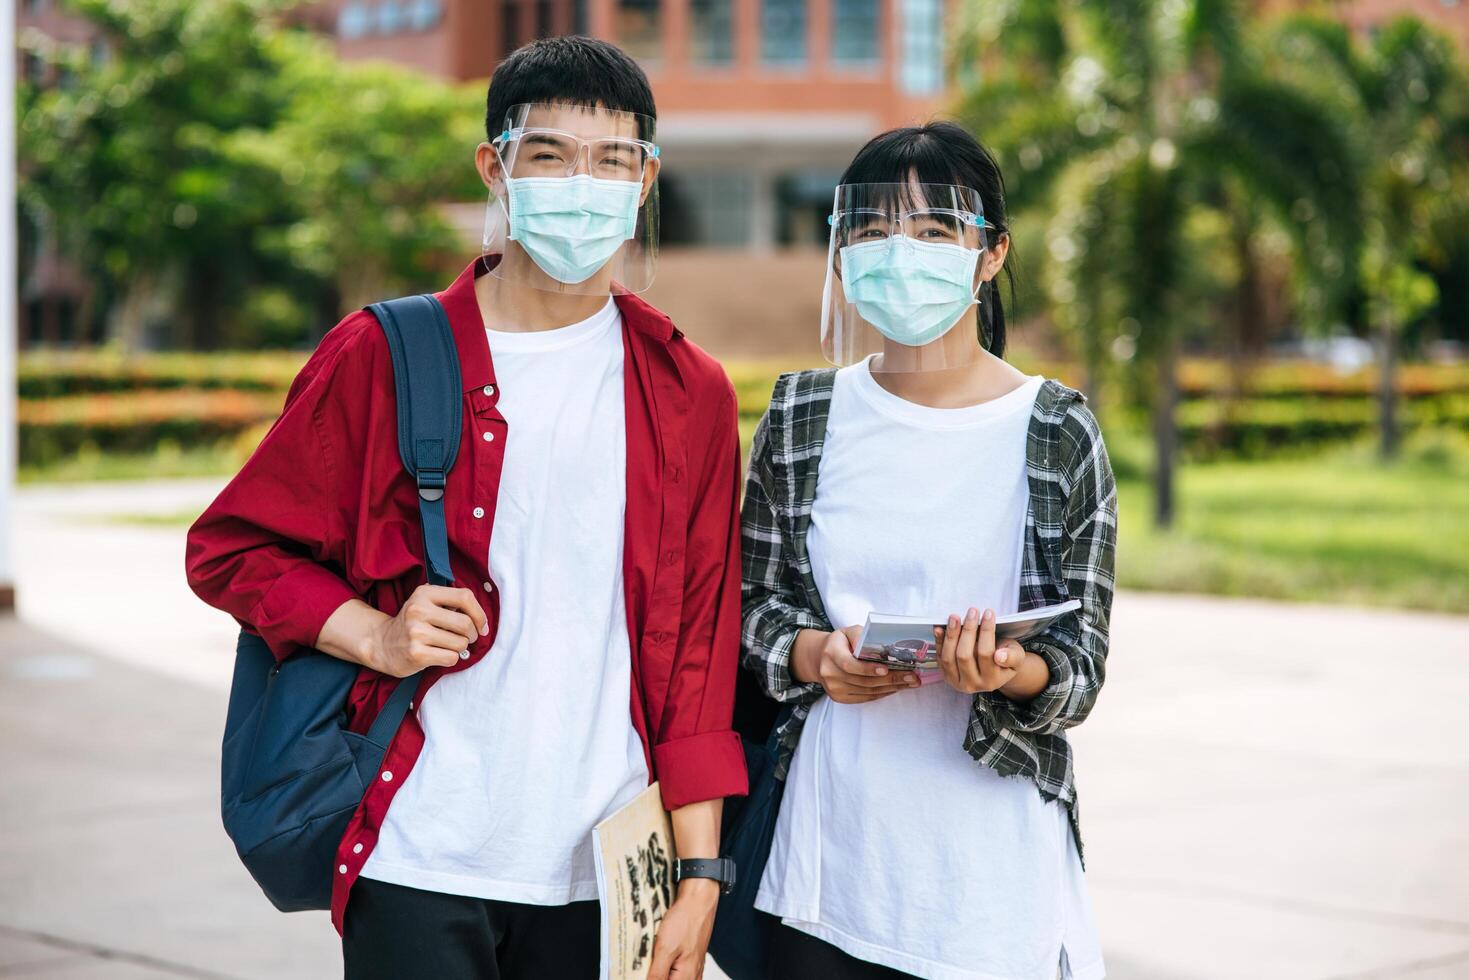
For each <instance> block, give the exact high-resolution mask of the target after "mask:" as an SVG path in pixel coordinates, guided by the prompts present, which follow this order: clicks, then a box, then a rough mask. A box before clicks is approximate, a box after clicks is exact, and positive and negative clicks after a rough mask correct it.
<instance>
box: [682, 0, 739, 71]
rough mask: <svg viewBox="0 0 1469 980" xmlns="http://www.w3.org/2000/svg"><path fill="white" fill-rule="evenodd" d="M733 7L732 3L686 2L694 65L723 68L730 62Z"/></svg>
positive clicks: (726, 0)
mask: <svg viewBox="0 0 1469 980" xmlns="http://www.w3.org/2000/svg"><path fill="white" fill-rule="evenodd" d="M733 6H734V5H733V3H732V0H689V16H690V18H691V20H692V21H693V37H692V39H691V40H692V42H693V43H692V45H691V47H692V54H693V58H694V63H695V64H699V65H727V64H729V63H730V62H732V61H734V11H733Z"/></svg>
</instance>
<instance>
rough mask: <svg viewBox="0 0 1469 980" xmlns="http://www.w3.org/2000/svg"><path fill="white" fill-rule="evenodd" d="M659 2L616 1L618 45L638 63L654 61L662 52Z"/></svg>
mask: <svg viewBox="0 0 1469 980" xmlns="http://www.w3.org/2000/svg"><path fill="white" fill-rule="evenodd" d="M662 41H663V11H662V7H661V0H618V3H617V43H618V44H619V45H621V47H622V49H623V50H624V51H626V52H627V53H628V54H630V55H632V56H633V57H634V58H637V59H638V60H639V61H657V60H658V57H659V55H660V54H662V52H663V44H662Z"/></svg>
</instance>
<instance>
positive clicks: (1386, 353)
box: [1377, 315, 1401, 459]
mask: <svg viewBox="0 0 1469 980" xmlns="http://www.w3.org/2000/svg"><path fill="white" fill-rule="evenodd" d="M1377 363H1378V376H1377V415H1378V420H1377V424H1378V428H1379V431H1380V432H1381V436H1382V442H1381V445H1380V446H1379V447H1378V450H1379V452H1380V453H1381V455H1382V458H1383V459H1394V458H1396V456H1397V455H1398V446H1399V443H1400V442H1401V435H1400V432H1399V430H1398V411H1397V409H1398V404H1397V402H1398V389H1397V380H1398V379H1397V373H1398V331H1397V328H1396V326H1395V325H1394V324H1393V322H1392V318H1391V317H1388V316H1385V315H1384V316H1383V318H1382V321H1381V322H1380V323H1379V324H1378V336H1377Z"/></svg>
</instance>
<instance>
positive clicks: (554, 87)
mask: <svg viewBox="0 0 1469 980" xmlns="http://www.w3.org/2000/svg"><path fill="white" fill-rule="evenodd" d="M527 102H560V103H566V104H568V105H587V106H600V107H602V108H604V109H612V110H614V111H617V112H636V113H638V114H640V115H643V116H647V117H649V118H650V119H651V118H654V117H656V116H657V115H658V108H657V106H655V105H654V104H653V89H652V87H651V86H650V85H649V84H648V76H647V75H645V74H643V70H642V69H641V68H639V67H638V63H637V62H636V61H633V60H632V58H630V57H628V54H627V52H625V51H623V50H622V49H621V48H619V47H618V46H617V45H615V44H608V43H607V42H606V41H599V40H597V39H596V38H591V37H584V36H581V35H573V36H569V37H544V38H541V39H540V40H538V41H532V42H530V43H529V44H526V45H523V46H522V47H519V48H516V49H515V50H514V51H512V52H511V53H510V55H509V57H507V58H506V59H505V60H504V61H502V62H500V65H499V67H498V68H496V69H495V74H494V75H493V76H492V77H491V78H490V90H489V92H488V93H487V94H486V95H485V138H486V139H489V140H491V141H493V140H494V139H495V137H497V136H499V135H500V133H502V132H503V131H504V129H505V115H506V113H508V112H509V111H510V108H511V107H512V106H517V105H522V104H524V103H527ZM639 135H640V136H642V138H644V139H652V138H653V134H652V133H639Z"/></svg>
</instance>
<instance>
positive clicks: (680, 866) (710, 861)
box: [673, 858, 735, 895]
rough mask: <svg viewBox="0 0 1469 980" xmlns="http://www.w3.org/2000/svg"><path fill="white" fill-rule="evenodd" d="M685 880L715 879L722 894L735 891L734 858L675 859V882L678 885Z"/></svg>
mask: <svg viewBox="0 0 1469 980" xmlns="http://www.w3.org/2000/svg"><path fill="white" fill-rule="evenodd" d="M685 878H713V879H714V880H715V881H717V882H719V891H720V893H721V894H724V895H728V894H729V893H730V892H732V891H734V884H735V863H734V859H733V858H675V859H674V861H673V881H674V884H677V883H678V882H680V881H683V880H684V879H685Z"/></svg>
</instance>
